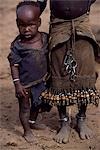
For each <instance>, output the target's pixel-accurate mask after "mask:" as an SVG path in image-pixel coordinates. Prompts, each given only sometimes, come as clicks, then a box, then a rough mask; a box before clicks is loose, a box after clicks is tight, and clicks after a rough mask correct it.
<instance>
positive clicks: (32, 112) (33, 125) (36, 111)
mask: <svg viewBox="0 0 100 150" xmlns="http://www.w3.org/2000/svg"><path fill="white" fill-rule="evenodd" d="M39 109H40V107H39V106H38V107H34V108H33V107H31V109H30V119H29V123H30V128H31V129H36V130H44V129H46V126H45V125H44V124H41V123H39V122H36V119H37V117H38V114H39Z"/></svg>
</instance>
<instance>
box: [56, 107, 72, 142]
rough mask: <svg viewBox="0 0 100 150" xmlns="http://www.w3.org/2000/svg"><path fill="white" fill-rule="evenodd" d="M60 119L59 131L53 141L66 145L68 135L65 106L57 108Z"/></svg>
mask: <svg viewBox="0 0 100 150" xmlns="http://www.w3.org/2000/svg"><path fill="white" fill-rule="evenodd" d="M58 112H59V117H60V120H59V121H60V126H61V127H60V130H59V132H58V133H57V135H56V136H55V138H54V140H55V141H56V142H58V143H67V142H68V140H69V135H70V126H69V116H68V113H66V106H58Z"/></svg>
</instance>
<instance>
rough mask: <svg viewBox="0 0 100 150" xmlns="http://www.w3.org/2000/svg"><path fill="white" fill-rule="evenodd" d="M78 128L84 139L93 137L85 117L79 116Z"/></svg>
mask: <svg viewBox="0 0 100 150" xmlns="http://www.w3.org/2000/svg"><path fill="white" fill-rule="evenodd" d="M77 130H78V132H79V136H80V138H81V139H82V140H85V139H91V138H93V132H92V130H91V129H89V128H88V126H87V125H86V120H85V119H84V118H81V117H80V118H78V120H77Z"/></svg>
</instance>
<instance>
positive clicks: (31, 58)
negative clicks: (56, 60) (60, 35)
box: [8, 32, 48, 87]
mask: <svg viewBox="0 0 100 150" xmlns="http://www.w3.org/2000/svg"><path fill="white" fill-rule="evenodd" d="M41 34H42V38H43V47H42V48H41V49H33V48H26V47H24V46H22V45H21V43H20V42H19V40H20V37H17V38H16V39H15V40H14V42H13V43H12V45H11V52H10V54H9V56H8V59H9V61H10V63H11V64H12V65H14V64H18V65H19V78H20V82H21V84H22V85H23V86H25V87H30V86H32V85H36V84H37V83H40V82H41V81H43V80H45V78H46V75H47V55H48V40H47V39H48V35H47V34H46V33H43V32H42V33H41Z"/></svg>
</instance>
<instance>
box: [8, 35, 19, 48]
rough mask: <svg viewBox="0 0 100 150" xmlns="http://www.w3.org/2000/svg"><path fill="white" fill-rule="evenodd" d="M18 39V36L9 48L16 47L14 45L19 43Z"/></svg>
mask: <svg viewBox="0 0 100 150" xmlns="http://www.w3.org/2000/svg"><path fill="white" fill-rule="evenodd" d="M19 39H20V36H19V35H18V36H16V37H15V39H14V40H13V41H12V42H11V46H10V48H13V47H15V45H16V43H17V42H18V41H19Z"/></svg>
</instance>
